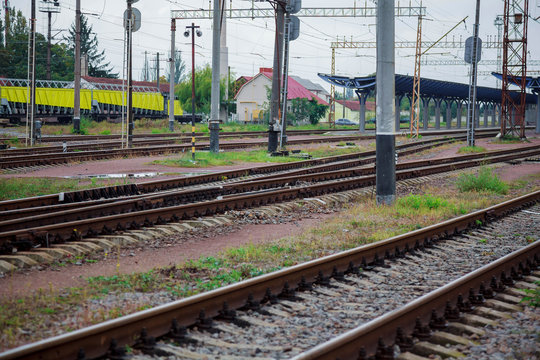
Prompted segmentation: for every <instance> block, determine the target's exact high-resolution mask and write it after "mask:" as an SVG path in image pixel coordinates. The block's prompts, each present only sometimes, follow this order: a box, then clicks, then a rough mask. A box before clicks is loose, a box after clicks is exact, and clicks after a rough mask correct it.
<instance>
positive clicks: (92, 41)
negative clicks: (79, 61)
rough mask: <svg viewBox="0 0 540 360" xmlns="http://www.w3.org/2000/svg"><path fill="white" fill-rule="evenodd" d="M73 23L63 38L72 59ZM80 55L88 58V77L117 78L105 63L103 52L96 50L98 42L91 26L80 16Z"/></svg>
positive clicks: (73, 45)
mask: <svg viewBox="0 0 540 360" xmlns="http://www.w3.org/2000/svg"><path fill="white" fill-rule="evenodd" d="M75 33H76V31H75V22H74V23H73V24H72V25H71V27H70V28H69V35H68V36H66V37H64V40H65V41H66V42H67V44H68V49H69V53H70V55H71V57H72V58H74V57H75V56H74V54H75ZM80 34H81V37H80V39H81V55H82V54H86V56H87V57H88V75H90V76H95V77H105V78H117V77H118V74H117V73H113V70H112V67H111V65H110V62H108V63H104V62H105V50H102V51H101V52H100V51H99V49H98V40H97V35H96V33H95V32H94V31H93V30H92V26H91V25H89V24H88V19H87V17H86V16H84V15H81V31H80Z"/></svg>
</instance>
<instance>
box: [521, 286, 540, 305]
mask: <svg viewBox="0 0 540 360" xmlns="http://www.w3.org/2000/svg"><path fill="white" fill-rule="evenodd" d="M535 284H536V289H521V291H523V292H524V293H526V294H527V296H524V297H523V299H521V302H526V303H527V304H528V305H529V306H532V307H540V281H536V282H535Z"/></svg>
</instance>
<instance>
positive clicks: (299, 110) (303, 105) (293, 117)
mask: <svg viewBox="0 0 540 360" xmlns="http://www.w3.org/2000/svg"><path fill="white" fill-rule="evenodd" d="M290 104H291V106H290V110H289V111H287V119H288V121H287V123H291V124H296V123H298V122H299V121H303V120H309V122H310V123H311V124H313V125H315V124H318V123H319V120H320V119H321V118H322V117H323V116H324V114H325V113H326V110H327V108H328V106H327V105H323V104H319V103H318V102H317V100H314V99H312V100H308V99H306V98H296V99H291V100H290Z"/></svg>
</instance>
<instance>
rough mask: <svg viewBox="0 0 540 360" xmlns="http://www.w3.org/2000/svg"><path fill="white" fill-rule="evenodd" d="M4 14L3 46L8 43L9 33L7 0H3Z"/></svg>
mask: <svg viewBox="0 0 540 360" xmlns="http://www.w3.org/2000/svg"><path fill="white" fill-rule="evenodd" d="M4 11H5V13H4V16H5V24H4V26H5V28H4V32H5V34H4V46H5V47H6V48H7V45H8V34H9V3H8V0H4Z"/></svg>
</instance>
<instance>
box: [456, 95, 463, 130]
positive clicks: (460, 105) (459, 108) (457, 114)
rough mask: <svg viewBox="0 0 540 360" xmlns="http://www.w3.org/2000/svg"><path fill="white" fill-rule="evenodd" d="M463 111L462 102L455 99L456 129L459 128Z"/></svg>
mask: <svg viewBox="0 0 540 360" xmlns="http://www.w3.org/2000/svg"><path fill="white" fill-rule="evenodd" d="M462 111H463V103H462V102H461V100H458V101H457V112H456V126H457V128H458V129H461V114H462Z"/></svg>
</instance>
